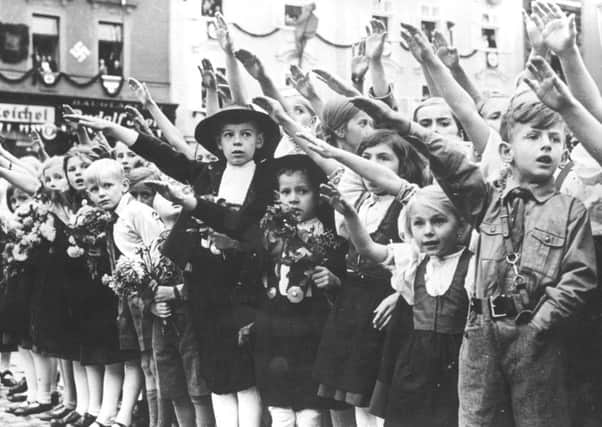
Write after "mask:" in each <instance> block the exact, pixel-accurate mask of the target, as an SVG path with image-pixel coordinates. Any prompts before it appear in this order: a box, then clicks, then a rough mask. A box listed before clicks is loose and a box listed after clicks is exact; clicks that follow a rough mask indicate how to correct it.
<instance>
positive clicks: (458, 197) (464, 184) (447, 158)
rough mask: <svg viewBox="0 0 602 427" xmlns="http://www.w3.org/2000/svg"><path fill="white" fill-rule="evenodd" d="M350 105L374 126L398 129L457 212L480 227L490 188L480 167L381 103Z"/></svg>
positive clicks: (361, 101) (355, 102)
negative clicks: (424, 159)
mask: <svg viewBox="0 0 602 427" xmlns="http://www.w3.org/2000/svg"><path fill="white" fill-rule="evenodd" d="M351 102H352V103H353V105H355V106H356V107H357V108H359V109H361V110H364V111H365V112H366V113H367V114H368V115H370V116H371V117H372V118H373V120H374V123H375V125H376V127H386V128H388V129H395V130H397V131H398V132H399V133H400V135H402V136H405V137H406V138H407V139H408V141H410V142H411V143H412V144H413V146H414V147H415V148H416V149H417V150H418V151H419V152H420V153H422V154H423V155H424V156H425V157H426V158H427V159H428V160H429V162H430V165H431V170H432V172H433V174H434V176H435V178H436V179H437V182H438V183H439V185H440V186H441V188H443V190H444V191H445V193H446V194H447V196H448V197H449V198H450V200H451V201H452V202H453V203H454V205H455V206H456V208H457V209H458V211H459V212H460V213H461V214H462V216H463V217H464V218H466V220H467V221H468V222H469V223H470V224H471V225H473V226H474V227H475V228H476V227H478V225H479V224H480V222H481V220H482V217H483V215H484V214H485V211H486V209H487V206H488V204H489V198H490V193H491V192H492V189H491V188H490V186H489V185H488V184H487V182H486V181H485V179H484V178H483V176H482V174H481V171H480V170H479V167H478V166H477V165H476V164H475V163H472V162H470V161H469V160H468V159H467V157H466V156H465V155H464V154H463V153H462V152H460V151H457V150H455V149H454V148H453V144H449V143H448V142H447V141H446V140H445V138H444V137H442V136H441V135H439V134H437V133H434V132H431V131H429V130H427V129H425V128H423V127H422V126H420V125H419V124H418V123H415V122H412V121H410V120H409V119H407V118H406V117H404V116H403V115H401V114H399V113H397V112H395V111H393V110H392V109H390V108H389V107H387V106H386V105H384V104H383V103H382V102H378V101H373V100H371V99H369V98H365V97H357V98H353V99H352V100H351Z"/></svg>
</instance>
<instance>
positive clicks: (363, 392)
mask: <svg viewBox="0 0 602 427" xmlns="http://www.w3.org/2000/svg"><path fill="white" fill-rule="evenodd" d="M337 152H338V153H341V154H342V153H344V152H343V151H342V150H340V149H339V150H337ZM358 154H359V155H360V156H362V157H364V158H365V159H367V160H370V161H371V162H375V163H378V164H379V166H380V167H385V168H387V169H389V170H392V171H393V172H395V173H397V174H398V175H404V176H405V177H407V178H408V179H409V180H410V181H412V182H413V183H417V184H419V185H422V184H424V182H425V181H426V178H425V176H424V172H423V169H424V162H423V161H422V160H421V159H420V157H419V156H418V154H417V153H416V152H415V150H414V149H413V148H412V147H411V146H410V145H409V144H408V143H407V142H406V141H405V140H404V139H403V138H401V137H400V136H399V135H398V134H397V133H396V132H393V131H388V130H379V131H376V132H375V133H374V134H372V135H371V136H370V137H368V138H366V139H365V140H364V142H363V143H362V144H361V145H360V147H359V149H358ZM335 159H337V160H339V159H338V158H337V157H336V156H335ZM341 161H343V162H344V160H343V159H341ZM349 166H351V167H353V165H349ZM355 172H358V173H359V172H360V170H356V171H355ZM351 175H355V174H354V172H353V171H351V170H346V171H345V172H344V173H343V176H342V177H341V182H340V183H339V188H340V189H341V192H342V193H343V197H345V199H346V200H347V201H349V202H350V203H353V205H354V207H355V208H356V209H357V210H358V214H359V218H360V221H361V222H362V224H363V226H364V227H366V228H367V229H368V231H369V233H370V236H371V238H372V239H373V240H374V241H375V242H378V243H381V244H387V243H390V242H399V241H400V237H399V235H400V233H399V230H398V225H397V223H398V218H399V215H400V212H401V210H402V208H403V205H404V201H402V200H400V199H399V198H397V197H396V196H395V195H390V194H387V192H386V191H385V190H384V189H383V188H382V187H380V186H378V185H376V184H374V183H372V182H370V181H369V180H367V179H363V178H360V177H359V176H357V175H355V178H356V179H355V181H356V182H355V185H351V184H350V182H351V181H352V180H351V178H350V176H351ZM362 189H363V191H362ZM339 232H340V233H341V234H343V235H348V234H349V232H348V230H346V226H345V224H342V225H341V226H340V227H339ZM390 277H391V274H390V272H389V271H388V270H387V269H386V268H385V267H384V266H382V265H381V264H379V263H377V262H374V261H372V260H370V259H368V258H366V257H364V256H363V255H362V254H360V253H358V251H357V250H356V249H355V248H354V247H350V249H349V252H348V254H347V276H346V279H345V280H344V282H343V285H342V289H341V292H340V295H339V296H338V298H337V301H336V303H335V306H334V307H333V309H332V311H331V313H330V316H329V318H328V321H327V322H326V326H325V328H324V334H323V337H322V342H321V343H320V348H319V351H318V357H317V360H316V366H315V369H314V376H315V378H316V379H318V380H319V382H320V389H319V394H320V395H321V396H324V397H332V398H335V399H337V400H341V401H345V402H347V403H349V404H351V405H353V406H355V408H356V410H355V416H356V422H357V424H358V425H360V426H370V425H375V424H376V422H377V420H376V419H375V417H374V416H373V415H371V414H370V413H368V410H367V407H368V405H369V403H370V399H371V395H372V391H373V389H374V385H375V382H376V378H377V374H378V370H379V366H380V363H381V355H382V348H383V342H384V330H383V329H384V328H385V326H387V323H388V322H389V321H390V320H389V319H390V316H391V311H393V307H394V306H395V305H396V301H397V298H398V294H397V293H395V292H394V290H393V289H392V288H391V286H390ZM375 313H376V314H375Z"/></svg>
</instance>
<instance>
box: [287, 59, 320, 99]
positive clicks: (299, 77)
mask: <svg viewBox="0 0 602 427" xmlns="http://www.w3.org/2000/svg"><path fill="white" fill-rule="evenodd" d="M290 70H291V76H290V77H291V83H292V85H293V87H294V88H295V89H296V90H297V92H299V93H300V94H301V95H302V96H303V97H304V98H306V99H312V98H317V97H318V94H317V93H316V89H315V88H314V85H313V83H312V82H311V79H310V78H309V73H305V72H303V70H302V69H301V68H299V67H298V66H297V65H295V64H293V65H291V67H290Z"/></svg>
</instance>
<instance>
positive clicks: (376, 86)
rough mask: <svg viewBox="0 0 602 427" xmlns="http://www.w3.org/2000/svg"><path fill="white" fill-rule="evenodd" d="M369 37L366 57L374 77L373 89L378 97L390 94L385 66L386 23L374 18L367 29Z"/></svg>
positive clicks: (371, 74)
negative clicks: (383, 57)
mask: <svg viewBox="0 0 602 427" xmlns="http://www.w3.org/2000/svg"><path fill="white" fill-rule="evenodd" d="M366 30H367V31H368V37H366V57H367V58H368V61H369V68H368V69H369V70H370V76H371V77H372V91H373V94H374V96H375V97H376V98H382V97H384V96H387V95H388V94H389V88H390V86H391V85H390V83H389V82H388V81H387V76H386V75H385V68H384V67H383V61H382V56H383V51H384V47H385V40H386V38H387V32H386V31H385V26H384V24H383V23H382V22H381V21H379V20H377V19H373V20H372V21H370V27H369V28H367V29H366Z"/></svg>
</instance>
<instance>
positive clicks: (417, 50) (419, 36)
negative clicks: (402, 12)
mask: <svg viewBox="0 0 602 427" xmlns="http://www.w3.org/2000/svg"><path fill="white" fill-rule="evenodd" d="M400 25H401V38H402V39H403V40H404V41H405V42H406V43H407V45H408V48H409V49H410V52H412V55H413V56H414V58H416V61H418V62H419V63H421V64H422V63H423V62H425V61H426V60H428V59H429V58H430V57H431V55H434V54H435V53H434V52H433V48H432V46H431V44H430V43H429V41H428V39H427V38H426V36H425V35H424V34H423V33H422V31H420V30H419V29H418V28H416V27H414V26H413V25H410V24H406V23H403V22H402V23H401V24H400Z"/></svg>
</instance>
